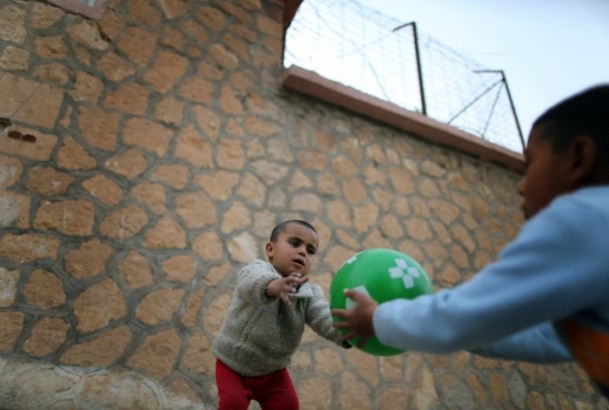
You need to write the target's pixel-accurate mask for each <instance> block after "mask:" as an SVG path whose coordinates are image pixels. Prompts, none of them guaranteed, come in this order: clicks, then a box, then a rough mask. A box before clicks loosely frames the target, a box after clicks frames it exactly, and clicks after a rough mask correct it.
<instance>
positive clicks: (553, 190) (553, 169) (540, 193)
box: [518, 125, 573, 219]
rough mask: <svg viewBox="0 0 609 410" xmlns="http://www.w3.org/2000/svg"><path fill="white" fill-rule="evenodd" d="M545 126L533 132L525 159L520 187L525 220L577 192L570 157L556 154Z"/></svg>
mask: <svg viewBox="0 0 609 410" xmlns="http://www.w3.org/2000/svg"><path fill="white" fill-rule="evenodd" d="M544 130H545V128H544V126H543V125H540V126H538V127H535V128H533V129H532V130H531V134H530V135H529V141H528V144H527V148H526V149H525V151H524V157H525V161H526V164H527V169H526V172H525V174H524V176H523V177H522V180H521V181H520V183H519V184H518V193H519V194H520V195H521V196H522V199H523V202H522V210H523V212H524V217H525V218H526V219H529V218H531V217H533V216H535V215H536V214H537V213H538V212H539V211H541V210H542V209H544V208H545V207H546V206H548V205H549V204H550V202H552V200H553V199H554V198H556V197H557V196H559V195H562V194H565V193H567V192H570V191H572V190H573V187H572V186H571V182H570V181H571V180H570V178H569V167H570V165H569V161H568V160H567V154H566V153H562V152H554V150H553V149H552V142H551V139H549V138H545V137H544V135H543V132H544Z"/></svg>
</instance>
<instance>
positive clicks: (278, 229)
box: [269, 219, 317, 242]
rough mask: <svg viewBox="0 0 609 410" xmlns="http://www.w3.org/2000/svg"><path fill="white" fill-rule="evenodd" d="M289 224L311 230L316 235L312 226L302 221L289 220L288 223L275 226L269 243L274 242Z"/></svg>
mask: <svg viewBox="0 0 609 410" xmlns="http://www.w3.org/2000/svg"><path fill="white" fill-rule="evenodd" d="M289 224H298V225H302V226H305V227H307V228H309V229H310V230H312V231H313V232H315V233H317V231H316V230H315V228H314V227H313V225H311V224H310V223H308V222H306V221H302V220H300V219H290V220H288V221H284V222H281V223H279V224H277V225H276V226H275V227H274V228H273V230H272V231H271V237H270V239H269V241H271V242H276V241H277V238H279V235H281V233H282V232H283V231H285V229H286V227H287V226H288V225H289Z"/></svg>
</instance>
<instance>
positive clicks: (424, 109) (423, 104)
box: [391, 21, 427, 115]
mask: <svg viewBox="0 0 609 410" xmlns="http://www.w3.org/2000/svg"><path fill="white" fill-rule="evenodd" d="M408 26H412V34H413V36H414V52H415V55H416V57H417V73H418V75H419V93H420V94H421V111H422V112H423V115H427V103H426V102H425V88H424V87H423V68H422V65H421V53H420V51H419V33H418V31H417V23H416V22H414V21H411V22H410V23H405V24H401V25H399V26H397V27H395V28H394V29H393V30H391V31H392V32H394V33H395V32H396V31H398V30H400V29H402V28H404V27H408Z"/></svg>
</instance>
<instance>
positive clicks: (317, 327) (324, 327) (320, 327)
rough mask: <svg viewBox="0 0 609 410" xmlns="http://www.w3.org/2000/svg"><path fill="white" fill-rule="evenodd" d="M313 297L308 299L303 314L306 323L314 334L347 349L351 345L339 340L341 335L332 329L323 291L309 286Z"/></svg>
mask: <svg viewBox="0 0 609 410" xmlns="http://www.w3.org/2000/svg"><path fill="white" fill-rule="evenodd" d="M311 289H312V292H313V296H312V297H311V298H310V300H309V303H308V305H307V309H306V312H305V315H306V318H305V320H306V323H307V325H309V327H310V328H311V329H313V331H315V333H317V334H318V335H320V336H321V337H323V338H325V339H328V340H330V341H332V342H334V343H336V344H337V345H339V346H342V347H344V348H345V349H349V348H350V347H351V345H350V344H349V343H347V342H344V341H343V340H342V339H341V333H340V332H339V331H338V330H337V329H335V328H333V327H332V314H331V313H330V304H329V303H328V302H327V301H326V299H325V297H324V294H323V290H322V288H321V287H320V286H318V285H312V286H311Z"/></svg>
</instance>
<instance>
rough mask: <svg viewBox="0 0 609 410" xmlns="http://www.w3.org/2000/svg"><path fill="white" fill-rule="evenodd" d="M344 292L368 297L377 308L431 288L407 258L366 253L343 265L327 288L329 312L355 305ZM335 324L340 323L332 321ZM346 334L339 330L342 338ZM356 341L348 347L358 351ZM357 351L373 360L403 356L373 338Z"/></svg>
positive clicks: (395, 253)
mask: <svg viewBox="0 0 609 410" xmlns="http://www.w3.org/2000/svg"><path fill="white" fill-rule="evenodd" d="M345 289H353V290H356V291H358V292H360V293H364V294H367V295H368V296H370V297H371V298H372V299H374V300H375V301H376V302H378V303H379V304H380V303H383V302H387V301H390V300H394V299H414V298H416V297H417V296H420V295H426V294H431V293H433V286H432V284H431V281H430V280H429V277H428V276H427V273H426V272H425V270H424V269H423V267H422V266H421V265H419V263H418V262H417V261H415V260H414V259H412V258H411V257H410V256H407V255H405V254H403V253H401V252H398V251H395V250H391V249H368V250H365V251H362V252H359V253H357V254H355V255H354V256H352V257H351V258H349V259H348V260H346V261H345V262H344V263H343V265H342V266H341V267H340V268H339V269H338V271H337V272H336V276H335V277H334V279H333V280H332V284H331V285H330V307H331V308H332V309H350V308H351V307H353V306H354V305H355V302H353V300H351V299H349V298H347V297H346V296H345V294H344V290H345ZM334 320H335V321H341V320H342V319H340V318H337V317H334ZM347 331H348V330H347V329H344V330H341V332H342V333H343V334H345V333H347ZM358 340H359V338H354V339H351V340H350V341H349V343H350V344H351V345H353V346H356V347H357V343H358ZM358 349H360V350H362V351H364V352H366V353H370V354H373V355H376V356H393V355H397V354H400V353H403V352H405V350H400V349H396V348H393V347H390V346H387V345H384V344H383V343H381V342H380V341H379V340H378V339H377V338H376V337H371V338H369V339H368V341H367V342H366V344H365V345H364V346H363V347H361V348H359V347H358Z"/></svg>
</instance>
